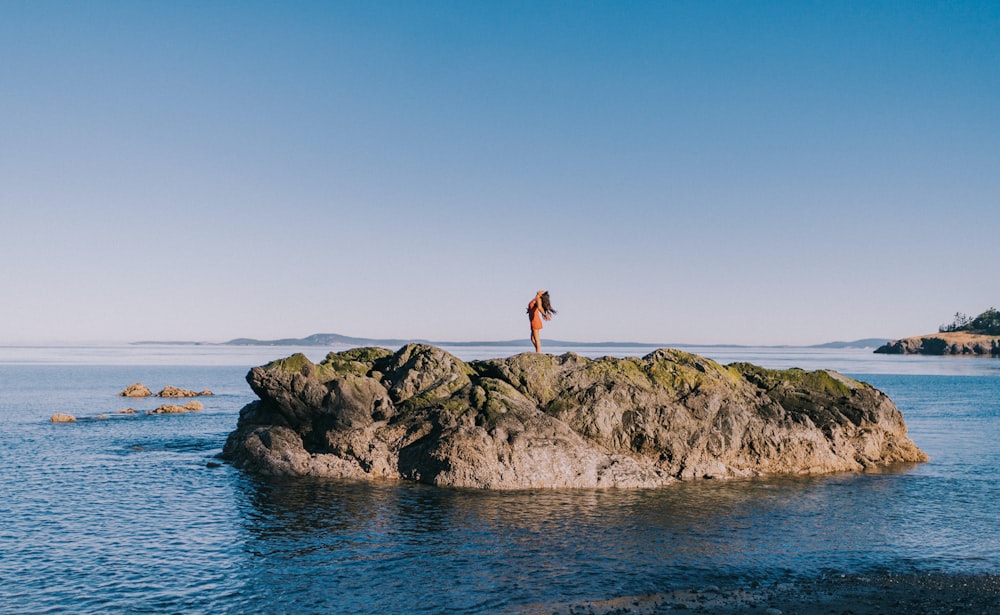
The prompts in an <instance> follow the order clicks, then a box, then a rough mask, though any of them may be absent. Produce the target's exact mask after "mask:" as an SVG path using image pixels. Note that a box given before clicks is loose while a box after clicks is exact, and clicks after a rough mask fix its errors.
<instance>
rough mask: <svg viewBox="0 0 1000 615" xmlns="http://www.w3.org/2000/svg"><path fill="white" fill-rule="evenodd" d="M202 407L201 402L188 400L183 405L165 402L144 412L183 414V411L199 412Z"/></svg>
mask: <svg viewBox="0 0 1000 615" xmlns="http://www.w3.org/2000/svg"><path fill="white" fill-rule="evenodd" d="M203 409H204V407H203V406H202V405H201V402H197V401H189V402H188V403H186V404H184V405H183V406H179V405H176V404H165V405H163V406H160V407H159V408H156V409H154V410H150V411H148V412H146V414H184V413H185V412H200V411H201V410H203Z"/></svg>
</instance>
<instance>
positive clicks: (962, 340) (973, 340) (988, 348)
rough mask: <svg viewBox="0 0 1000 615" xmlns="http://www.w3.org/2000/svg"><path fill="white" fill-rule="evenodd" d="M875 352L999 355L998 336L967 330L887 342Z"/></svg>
mask: <svg viewBox="0 0 1000 615" xmlns="http://www.w3.org/2000/svg"><path fill="white" fill-rule="evenodd" d="M875 352H876V353H877V354H923V355H937V356H942V355H959V356H974V357H1000V337H998V336H995V335H982V334H978V333H969V332H968V331H952V332H948V333H930V334H927V335H916V336H914V337H906V338H903V339H898V340H894V341H891V342H888V343H886V344H884V345H882V346H880V347H878V348H876V349H875Z"/></svg>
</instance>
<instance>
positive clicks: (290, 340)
mask: <svg viewBox="0 0 1000 615" xmlns="http://www.w3.org/2000/svg"><path fill="white" fill-rule="evenodd" d="M889 341H891V340H889V338H878V337H869V338H864V339H860V340H855V341H853V342H827V343H825V344H813V345H811V346H789V345H777V346H765V347H766V348H877V347H879V346H882V345H883V344H886V343H887V342H889ZM134 344H137V345H162V344H171V345H178V344H180V345H195V346H345V347H349V348H356V347H360V346H380V347H383V348H398V347H399V346H405V345H406V344H428V345H432V346H444V347H448V348H465V347H471V346H477V347H505V348H509V347H512V346H513V347H518V346H525V347H530V346H531V343H530V342H529V341H528V339H527V337H525V338H524V339H516V340H500V341H496V340H494V341H474V342H441V341H430V340H426V339H418V338H410V339H396V338H371V337H351V336H348V335H341V334H339V333H314V334H312V335H308V336H306V337H285V338H281V339H274V340H259V339H254V338H250V337H239V338H236V339H233V340H229V341H228V342H220V343H210V342H189V341H187V342H168V341H141V342H134ZM546 345H548V346H558V347H560V348H669V347H677V346H682V347H685V348H740V347H745V345H741V344H661V343H649V342H568V341H565V340H546Z"/></svg>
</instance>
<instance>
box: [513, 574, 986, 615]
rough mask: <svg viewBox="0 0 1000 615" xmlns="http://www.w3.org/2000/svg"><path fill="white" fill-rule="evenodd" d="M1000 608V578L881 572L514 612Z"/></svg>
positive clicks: (872, 613)
mask: <svg viewBox="0 0 1000 615" xmlns="http://www.w3.org/2000/svg"><path fill="white" fill-rule="evenodd" d="M997 605H1000V574H990V573H980V574H966V573H961V574H957V573H956V574H952V573H944V572H908V573H893V572H876V573H871V574H831V575H829V576H826V575H824V576H822V577H816V578H808V579H800V580H793V581H773V582H761V581H752V582H749V583H746V584H744V585H740V586H731V587H723V588H720V587H718V586H716V585H708V586H705V587H700V588H694V589H667V590H663V591H660V592H654V593H650V594H641V595H634V596H623V597H620V598H612V599H608V600H596V601H582V602H573V603H563V604H552V605H537V606H533V607H529V608H526V609H519V610H516V611H512V612H515V613H520V614H523V615H543V614H546V615H548V614H551V615H583V614H586V615H660V614H663V613H673V612H675V611H687V612H691V613H765V614H767V615H792V614H803V615H806V614H819V613H829V614H837V615H840V614H843V613H850V614H852V615H880V614H884V613H906V612H910V613H927V614H932V613H942V614H943V613H952V614H956V613H957V614H969V615H980V614H984V615H985V614H988V613H993V612H995V610H996V608H997Z"/></svg>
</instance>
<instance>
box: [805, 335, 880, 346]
mask: <svg viewBox="0 0 1000 615" xmlns="http://www.w3.org/2000/svg"><path fill="white" fill-rule="evenodd" d="M891 341H892V340H890V339H888V338H885V337H866V338H865V339H862V340H854V341H853V342H827V343H826V344H816V345H815V346H810V348H878V347H879V346H882V345H884V344H887V343H888V342H891Z"/></svg>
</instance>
